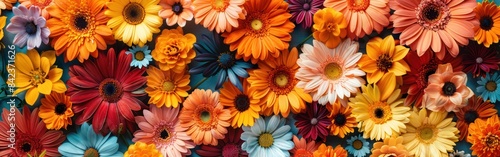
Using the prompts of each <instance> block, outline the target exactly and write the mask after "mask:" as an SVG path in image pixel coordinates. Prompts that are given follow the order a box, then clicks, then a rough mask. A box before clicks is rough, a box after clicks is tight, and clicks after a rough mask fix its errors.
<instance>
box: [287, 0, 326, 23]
mask: <svg viewBox="0 0 500 157" xmlns="http://www.w3.org/2000/svg"><path fill="white" fill-rule="evenodd" d="M288 4H289V6H288V9H290V14H292V17H291V19H292V21H293V22H295V23H296V24H300V25H302V27H303V28H305V29H307V28H309V27H311V26H312V25H313V15H314V13H316V12H317V11H318V10H320V9H322V8H324V7H323V1H322V0H289V1H288Z"/></svg>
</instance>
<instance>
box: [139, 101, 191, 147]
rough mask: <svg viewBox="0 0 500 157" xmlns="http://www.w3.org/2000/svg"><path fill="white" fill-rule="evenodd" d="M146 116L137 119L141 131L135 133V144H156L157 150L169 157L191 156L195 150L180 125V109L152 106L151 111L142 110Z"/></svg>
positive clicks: (184, 129)
mask: <svg viewBox="0 0 500 157" xmlns="http://www.w3.org/2000/svg"><path fill="white" fill-rule="evenodd" d="M142 112H143V113H144V116H137V117H135V122H136V123H137V125H138V126H139V128H140V130H137V131H136V132H135V133H134V138H133V139H132V141H134V142H144V143H146V144H155V146H156V149H157V150H159V151H160V152H161V154H163V156H169V157H181V156H185V155H190V154H191V151H190V149H192V148H194V146H195V145H194V143H193V142H192V141H191V137H189V136H188V135H187V134H186V129H187V128H183V127H181V126H180V123H179V118H178V115H179V108H170V107H165V106H162V107H160V108H158V107H156V106H154V105H151V106H149V110H142Z"/></svg>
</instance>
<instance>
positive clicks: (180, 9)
mask: <svg viewBox="0 0 500 157" xmlns="http://www.w3.org/2000/svg"><path fill="white" fill-rule="evenodd" d="M191 4H192V2H191V0H161V1H160V6H161V7H162V9H161V10H160V12H159V15H160V17H161V18H164V19H165V22H166V23H167V25H169V26H173V25H175V24H178V25H179V26H180V27H184V26H186V21H191V20H193V17H194V16H193V6H192V5H191Z"/></svg>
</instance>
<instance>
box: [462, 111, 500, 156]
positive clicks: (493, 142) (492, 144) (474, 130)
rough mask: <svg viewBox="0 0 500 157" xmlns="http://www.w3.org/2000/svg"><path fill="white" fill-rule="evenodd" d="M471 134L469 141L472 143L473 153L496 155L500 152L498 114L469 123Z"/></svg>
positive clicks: (499, 122) (499, 121)
mask: <svg viewBox="0 0 500 157" xmlns="http://www.w3.org/2000/svg"><path fill="white" fill-rule="evenodd" d="M469 133H470V136H468V137H467V142H469V143H472V147H471V148H470V149H471V150H472V155H477V156H496V155H498V154H497V153H498V152H500V120H499V119H498V115H497V114H495V115H493V116H492V117H490V118H488V119H486V120H483V119H476V120H475V121H474V123H471V124H470V125H469Z"/></svg>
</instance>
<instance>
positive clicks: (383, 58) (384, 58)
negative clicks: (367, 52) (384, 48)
mask: <svg viewBox="0 0 500 157" xmlns="http://www.w3.org/2000/svg"><path fill="white" fill-rule="evenodd" d="M377 67H378V69H379V70H380V71H383V72H388V71H389V69H390V68H391V67H392V58H391V57H390V56H389V55H388V54H382V55H380V56H379V57H378V60H377Z"/></svg>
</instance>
